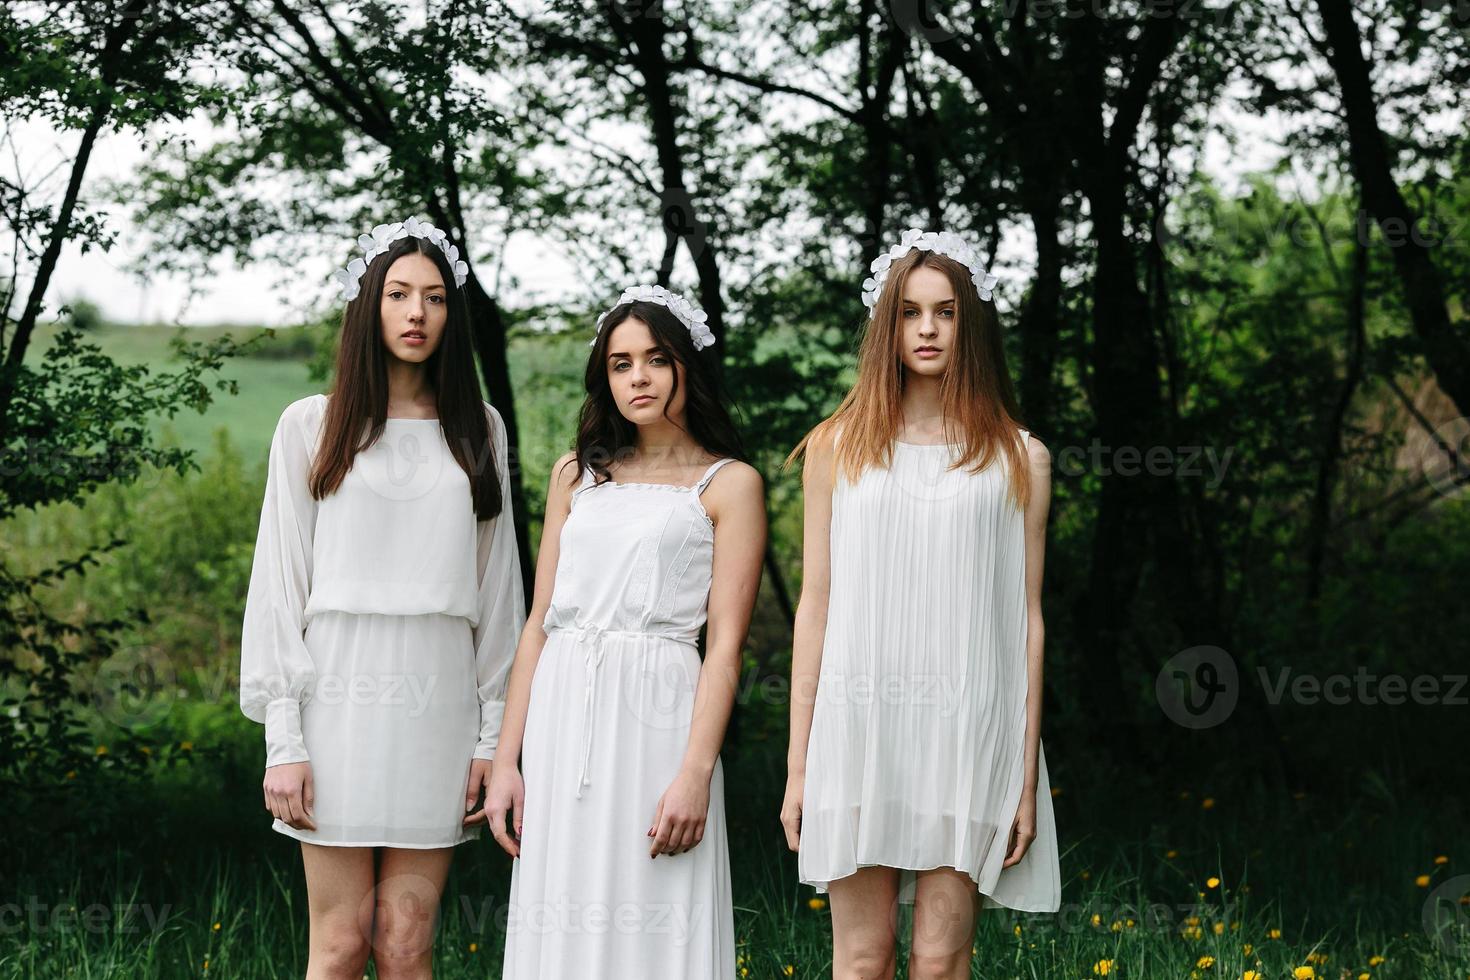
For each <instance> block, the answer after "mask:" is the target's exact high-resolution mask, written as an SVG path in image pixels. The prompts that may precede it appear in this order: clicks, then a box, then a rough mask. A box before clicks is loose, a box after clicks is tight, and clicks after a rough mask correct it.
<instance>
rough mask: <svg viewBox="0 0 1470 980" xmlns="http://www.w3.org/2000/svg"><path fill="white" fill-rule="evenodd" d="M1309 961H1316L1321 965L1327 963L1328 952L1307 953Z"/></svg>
mask: <svg viewBox="0 0 1470 980" xmlns="http://www.w3.org/2000/svg"><path fill="white" fill-rule="evenodd" d="M1307 962H1308V963H1316V964H1317V965H1319V966H1322V965H1325V964H1326V963H1327V954H1326V953H1308V954H1307Z"/></svg>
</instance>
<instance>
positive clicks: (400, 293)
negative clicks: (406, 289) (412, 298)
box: [388, 289, 403, 299]
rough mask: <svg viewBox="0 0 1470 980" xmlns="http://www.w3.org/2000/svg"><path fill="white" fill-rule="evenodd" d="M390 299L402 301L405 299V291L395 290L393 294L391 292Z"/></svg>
mask: <svg viewBox="0 0 1470 980" xmlns="http://www.w3.org/2000/svg"><path fill="white" fill-rule="evenodd" d="M388 298H389V299H402V298H403V290H401V289H395V290H393V291H392V292H390V293H389V294H388Z"/></svg>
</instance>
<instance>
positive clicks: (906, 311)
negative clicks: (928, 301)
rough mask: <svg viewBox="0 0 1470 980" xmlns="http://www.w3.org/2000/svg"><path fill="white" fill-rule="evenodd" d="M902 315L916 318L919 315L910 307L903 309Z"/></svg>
mask: <svg viewBox="0 0 1470 980" xmlns="http://www.w3.org/2000/svg"><path fill="white" fill-rule="evenodd" d="M903 315H904V316H918V315H919V311H918V310H916V309H914V308H913V307H912V306H909V307H905V308H904V311H903Z"/></svg>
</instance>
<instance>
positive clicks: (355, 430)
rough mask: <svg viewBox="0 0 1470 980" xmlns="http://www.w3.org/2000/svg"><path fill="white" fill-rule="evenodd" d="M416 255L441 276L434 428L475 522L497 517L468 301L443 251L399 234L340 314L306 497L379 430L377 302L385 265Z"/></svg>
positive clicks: (382, 367)
mask: <svg viewBox="0 0 1470 980" xmlns="http://www.w3.org/2000/svg"><path fill="white" fill-rule="evenodd" d="M413 252H417V253H418V254H419V255H422V256H425V257H426V258H428V259H429V261H431V262H433V263H434V265H435V267H436V268H438V270H439V275H440V276H442V277H443V283H444V299H445V304H444V305H445V307H446V310H445V317H444V332H443V334H442V335H441V336H440V338H439V346H438V347H436V348H435V349H434V353H432V354H430V355H429V359H428V360H427V361H426V362H425V363H424V369H425V371H426V372H427V377H428V379H429V382H430V383H431V384H432V385H433V386H434V399H435V402H436V404H437V406H438V410H439V428H440V429H441V430H442V431H443V433H444V440H445V442H446V443H447V444H448V445H449V451H450V453H452V454H453V456H454V459H455V461H456V462H458V463H459V466H460V469H462V470H464V471H465V475H466V476H468V477H469V480H470V499H471V502H472V503H473V505H474V508H475V516H476V518H477V519H478V520H481V521H487V520H489V519H490V518H492V517H495V516H497V515H498V514H499V513H500V512H501V509H502V508H503V506H504V500H505V488H503V487H501V485H500V479H499V477H498V476H497V475H496V472H495V455H494V451H493V447H492V446H491V444H490V440H491V433H490V413H489V412H487V411H486V410H485V402H484V400H483V399H482V398H481V396H480V382H479V379H478V377H477V376H476V374H475V366H474V342H473V341H472V340H471V338H470V325H469V324H470V320H469V302H468V297H467V296H466V295H465V292H464V290H463V289H461V288H459V287H458V286H456V285H455V284H454V271H453V270H452V269H450V267H449V260H448V259H447V258H446V257H445V255H444V252H443V251H442V250H441V249H440V248H439V246H438V245H435V244H434V243H433V242H431V241H428V240H427V239H423V238H419V237H417V236H416V235H407V236H405V237H403V238H400V239H398V240H397V241H395V242H393V243H392V244H391V245H390V246H389V247H388V251H387V252H385V253H383V254H382V255H379V256H377V257H376V258H374V259H373V261H372V262H370V263H369V264H368V267H367V271H366V272H364V273H363V275H362V280H361V286H362V288H361V290H360V291H359V292H358V294H357V296H356V297H355V298H354V299H352V301H351V302H349V303H348V304H347V308H346V309H345V310H344V311H343V312H342V333H341V336H340V337H339V338H338V341H337V368H336V372H335V373H336V381H335V384H334V385H333V387H332V391H331V392H330V394H331V396H332V397H331V398H329V399H327V414H326V418H325V419H324V420H323V422H322V436H321V442H320V443H319V444H318V448H317V454H316V461H315V463H314V464H313V466H312V472H311V479H310V487H311V495H312V496H313V497H314V498H316V499H318V500H320V499H321V498H323V497H325V496H327V495H328V494H330V493H333V492H335V491H336V489H337V488H338V487H339V486H341V484H342V480H343V478H344V477H346V476H347V471H348V470H350V469H351V468H352V460H353V458H354V457H355V456H356V455H357V454H358V453H360V452H362V451H363V450H365V449H367V448H368V447H369V446H371V445H372V444H373V443H375V442H377V440H378V437H379V436H381V435H382V434H383V429H384V428H385V427H386V419H387V418H388V356H389V355H388V351H387V349H386V347H385V346H384V345H383V339H382V334H383V323H382V316H381V302H382V295H383V282H384V280H385V279H386V278H387V277H388V268H389V267H390V266H392V265H393V263H394V262H396V261H398V259H399V258H400V257H402V256H404V255H408V254H410V253H413Z"/></svg>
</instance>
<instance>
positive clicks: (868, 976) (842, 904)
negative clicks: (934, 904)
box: [827, 868, 898, 980]
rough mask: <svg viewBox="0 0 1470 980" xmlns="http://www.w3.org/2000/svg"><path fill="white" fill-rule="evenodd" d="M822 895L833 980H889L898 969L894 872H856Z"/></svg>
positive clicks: (831, 884)
mask: <svg viewBox="0 0 1470 980" xmlns="http://www.w3.org/2000/svg"><path fill="white" fill-rule="evenodd" d="M827 890H828V894H829V896H830V897H831V899H832V978H833V980H891V978H892V977H893V974H894V972H895V971H896V970H897V969H898V871H897V870H896V869H894V868H859V869H858V870H857V871H856V872H854V873H853V874H850V875H848V876H847V877H846V878H839V879H837V880H836V881H833V882H831V883H829V884H828V886H827Z"/></svg>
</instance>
